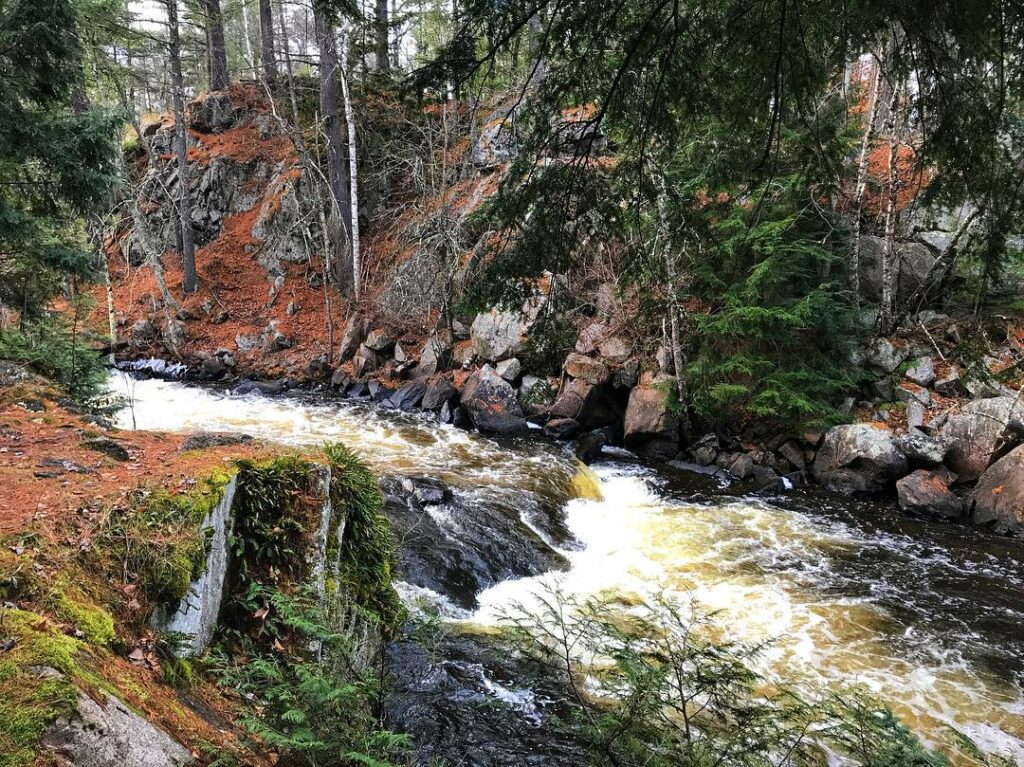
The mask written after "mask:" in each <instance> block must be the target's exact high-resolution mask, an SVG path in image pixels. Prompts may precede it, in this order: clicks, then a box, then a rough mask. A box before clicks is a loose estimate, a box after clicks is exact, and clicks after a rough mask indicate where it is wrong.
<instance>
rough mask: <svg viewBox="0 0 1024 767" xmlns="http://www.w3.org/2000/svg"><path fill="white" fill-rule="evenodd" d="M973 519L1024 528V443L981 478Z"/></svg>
mask: <svg viewBox="0 0 1024 767" xmlns="http://www.w3.org/2000/svg"><path fill="white" fill-rule="evenodd" d="M972 519H973V520H974V522H975V523H977V524H979V525H994V526H995V527H996V528H998V529H1000V530H1006V531H1010V532H1014V533H1018V534H1019V533H1022V532H1024V445H1021V446H1020V447H1018V448H1016V449H1014V450H1013V451H1011V452H1010V453H1008V454H1007V455H1005V456H1003V457H1002V458H1000V459H999V460H998V461H996V462H995V463H994V464H992V466H990V467H989V469H988V470H987V471H986V472H985V473H984V474H983V475H982V476H981V479H980V480H978V484H977V486H976V487H975V488H974V511H973V513H972Z"/></svg>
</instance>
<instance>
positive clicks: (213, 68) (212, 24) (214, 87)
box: [206, 0, 231, 91]
mask: <svg viewBox="0 0 1024 767" xmlns="http://www.w3.org/2000/svg"><path fill="white" fill-rule="evenodd" d="M206 27H207V30H208V34H209V40H210V59H209V63H210V90H211V91H222V90H224V89H226V88H227V87H228V85H230V82H231V81H230V79H229V78H228V49H227V44H226V43H225V41H224V16H223V15H222V14H221V11H220V0H206Z"/></svg>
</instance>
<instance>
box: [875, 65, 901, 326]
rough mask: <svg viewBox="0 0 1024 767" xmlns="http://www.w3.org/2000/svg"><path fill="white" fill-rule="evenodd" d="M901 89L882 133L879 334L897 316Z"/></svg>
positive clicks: (890, 106) (895, 93)
mask: <svg viewBox="0 0 1024 767" xmlns="http://www.w3.org/2000/svg"><path fill="white" fill-rule="evenodd" d="M900 91H901V88H900V87H898V86H895V85H894V86H893V87H892V91H891V97H890V99H889V104H888V110H887V114H888V117H887V119H886V123H885V128H886V130H885V132H886V134H887V135H888V139H889V157H888V161H887V163H886V168H887V170H888V174H889V181H888V186H887V188H886V200H885V244H884V246H883V248H882V301H881V304H880V305H879V307H878V330H879V332H880V333H882V334H886V333H890V332H892V330H893V324H894V316H895V314H896V293H897V287H898V286H897V281H898V280H899V263H898V262H899V252H898V251H897V249H896V221H897V219H898V217H899V212H898V211H897V204H898V201H899V190H900V169H899V148H900V137H901V133H902V124H899V125H898V124H897V123H898V122H899V121H898V120H897V114H898V113H899V111H900V108H899V100H900Z"/></svg>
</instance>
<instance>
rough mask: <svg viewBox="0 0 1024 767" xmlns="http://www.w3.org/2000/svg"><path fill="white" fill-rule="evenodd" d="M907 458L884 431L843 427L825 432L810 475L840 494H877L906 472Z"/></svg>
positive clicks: (862, 424)
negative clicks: (812, 474)
mask: <svg viewBox="0 0 1024 767" xmlns="http://www.w3.org/2000/svg"><path fill="white" fill-rule="evenodd" d="M907 468H908V464H907V458H906V456H905V455H903V453H901V452H900V451H899V449H898V448H897V447H896V441H895V439H894V438H893V435H892V433H891V432H889V431H888V430H886V429H884V428H881V427H879V426H875V425H873V424H864V423H858V424H846V425H842V426H834V427H832V428H831V429H829V430H828V432H827V433H826V434H825V437H824V439H823V441H822V444H821V449H820V450H819V451H818V455H817V458H816V459H815V461H814V476H815V478H816V479H817V480H818V482H820V483H821V484H822V486H824V487H825V488H826V489H828V490H831V491H833V492H836V493H842V494H843V495H878V494H881V493H883V492H885V491H886V490H888V489H890V488H891V487H892V485H893V483H894V482H895V481H896V480H897V479H899V478H900V477H902V476H903V475H904V474H906V473H907Z"/></svg>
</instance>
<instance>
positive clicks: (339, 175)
mask: <svg viewBox="0 0 1024 767" xmlns="http://www.w3.org/2000/svg"><path fill="white" fill-rule="evenodd" d="M324 16H325V14H324V9H323V7H322V5H321V3H320V2H317V3H315V4H314V6H313V26H314V31H315V34H316V41H317V47H318V48H319V50H320V113H321V119H322V120H323V124H324V134H325V136H326V142H327V180H328V184H329V186H330V189H331V196H332V197H333V200H332V203H333V204H332V206H331V220H332V222H333V223H336V224H337V226H336V227H334V228H336V229H338V230H339V231H338V232H336V233H335V236H334V237H332V240H333V242H334V252H335V258H334V262H333V267H334V269H333V272H334V278H335V280H336V281H337V283H338V287H339V289H340V290H341V291H342V292H343V293H350V292H351V289H352V284H351V279H352V251H351V249H350V248H349V231H348V211H349V208H350V205H351V203H350V201H349V192H348V183H347V181H348V174H347V173H346V168H345V145H344V143H343V142H342V136H341V120H340V118H339V115H338V70H339V65H338V48H337V42H336V40H335V38H334V30H333V29H332V28H331V26H330V24H329V23H328V21H327V19H326V18H325V17H324Z"/></svg>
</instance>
